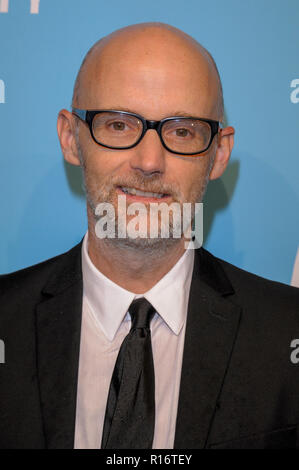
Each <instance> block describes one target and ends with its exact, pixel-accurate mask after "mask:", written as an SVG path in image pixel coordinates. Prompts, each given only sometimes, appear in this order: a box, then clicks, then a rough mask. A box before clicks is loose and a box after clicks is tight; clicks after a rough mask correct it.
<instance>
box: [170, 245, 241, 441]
mask: <svg viewBox="0 0 299 470" xmlns="http://www.w3.org/2000/svg"><path fill="white" fill-rule="evenodd" d="M233 293H234V290H233V288H232V286H231V284H230V282H229V280H228V278H227V277H226V275H225V273H224V271H223V269H222V267H221V265H220V263H219V262H218V261H217V259H216V258H214V257H213V256H212V255H211V254H210V253H209V252H207V251H206V250H204V249H203V248H201V249H199V250H196V252H195V260H194V270H193V277H192V282H191V287H190V296H189V306H188V316H187V325H186V336H185V346H184V353H183V365H182V375H181V385H180V394H179V403H178V414H177V424H176V434H175V442H174V448H175V449H184V448H185V449H188V448H189V449H192V448H193V449H194V448H204V447H205V446H206V443H207V439H208V436H209V430H210V428H211V424H212V420H213V416H214V412H215V409H216V407H217V401H218V399H219V395H220V391H221V388H222V384H223V381H224V377H225V373H226V370H227V368H228V364H229V360H230V356H231V352H232V349H233V345H234V341H235V338H236V333H237V330H238V325H239V317H240V310H241V309H240V307H239V306H237V305H235V304H233V303H232V302H231V301H229V300H228V296H230V295H231V294H233Z"/></svg>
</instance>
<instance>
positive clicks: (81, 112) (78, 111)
mask: <svg viewBox="0 0 299 470" xmlns="http://www.w3.org/2000/svg"><path fill="white" fill-rule="evenodd" d="M72 113H73V114H75V115H76V116H77V117H78V118H80V119H82V121H86V111H84V109H78V108H72Z"/></svg>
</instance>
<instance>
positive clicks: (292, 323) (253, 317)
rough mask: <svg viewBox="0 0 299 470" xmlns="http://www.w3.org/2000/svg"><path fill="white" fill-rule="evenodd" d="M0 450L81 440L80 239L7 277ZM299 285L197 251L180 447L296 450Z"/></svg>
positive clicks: (0, 299) (2, 294)
mask: <svg viewBox="0 0 299 470" xmlns="http://www.w3.org/2000/svg"><path fill="white" fill-rule="evenodd" d="M0 309H1V310H0V339H2V340H3V341H4V343H5V353H6V357H5V364H0V448H36V449H37V448H50V449H54V448H66V449H71V448H73V446H74V430H75V415H76V392H77V377H78V360H79V346H80V328H81V310H82V271H81V243H80V244H78V245H77V246H75V247H74V248H73V249H71V250H70V251H68V252H67V253H65V254H63V255H60V256H57V257H55V258H52V259H50V260H48V261H45V262H43V263H41V264H38V265H36V266H33V267H30V268H27V269H24V270H21V271H18V272H16V273H12V274H8V275H5V276H1V278H0ZM297 338H299V289H297V288H293V287H290V286H286V285H284V284H280V283H277V282H273V281H268V280H266V279H263V278H261V277H258V276H255V275H253V274H250V273H248V272H246V271H243V270H241V269H238V268H237V267H235V266H232V265H231V264H229V263H227V262H225V261H222V260H220V259H218V258H216V257H214V256H213V255H212V254H210V253H209V252H208V251H206V250H205V249H204V248H201V249H199V250H195V264H194V271H193V277H192V283H191V289H190V297H189V306H188V317H187V327H186V337H185V346H184V355H183V366H182V375H181V385H180V394H179V404H178V415H177V423H176V433H175V443H174V448H175V449H198V448H295V447H296V446H297V447H299V444H298V442H299V438H298V434H299V430H298V428H299V364H294V363H293V362H292V361H291V359H290V356H291V352H292V349H291V347H290V345H291V341H292V340H293V339H297Z"/></svg>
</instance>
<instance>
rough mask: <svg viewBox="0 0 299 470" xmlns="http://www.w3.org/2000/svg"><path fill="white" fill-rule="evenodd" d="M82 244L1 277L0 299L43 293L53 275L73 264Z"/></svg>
mask: <svg viewBox="0 0 299 470" xmlns="http://www.w3.org/2000/svg"><path fill="white" fill-rule="evenodd" d="M81 243H82V242H80V243H79V244H77V245H76V246H74V247H73V248H71V249H70V250H68V251H66V252H64V253H62V254H59V255H57V256H54V257H52V258H49V259H47V260H45V261H42V262H40V263H37V264H35V265H32V266H29V267H27V268H24V269H20V270H18V271H15V272H12V273H9V274H2V275H0V297H2V299H3V296H4V297H6V296H9V297H11V296H12V295H18V294H22V295H25V296H26V295H28V296H32V295H33V293H34V291H39V292H40V291H41V290H42V288H43V286H44V285H46V284H47V282H48V280H49V279H51V277H52V274H54V273H56V272H57V271H58V272H59V271H60V270H61V269H63V267H64V266H67V265H68V264H70V263H71V260H72V259H73V258H74V257H77V256H78V254H79V253H80V251H81Z"/></svg>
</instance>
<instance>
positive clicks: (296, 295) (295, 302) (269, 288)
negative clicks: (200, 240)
mask: <svg viewBox="0 0 299 470" xmlns="http://www.w3.org/2000/svg"><path fill="white" fill-rule="evenodd" d="M205 251H206V255H207V256H208V257H209V258H210V259H211V262H213V263H216V264H217V265H218V266H219V267H220V269H221V270H222V271H223V272H224V273H225V275H226V276H227V278H228V279H229V280H230V283H231V285H232V287H233V289H234V292H235V294H236V296H237V298H238V299H239V300H240V303H241V304H243V305H244V304H248V305H252V306H255V308H256V309H258V308H259V306H260V307H264V306H267V307H268V309H271V310H272V311H277V310H279V311H286V309H288V310H292V311H294V312H295V313H296V314H297V315H298V317H299V288H298V287H293V286H290V285H287V284H284V283H282V282H278V281H273V280H270V279H266V278H264V277H262V276H259V275H257V274H253V273H251V272H248V271H246V270H244V269H241V268H239V267H237V266H235V265H233V264H231V263H229V262H227V261H225V260H223V259H220V258H217V257H216V256H214V255H212V254H211V253H209V252H208V251H207V250H205Z"/></svg>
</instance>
